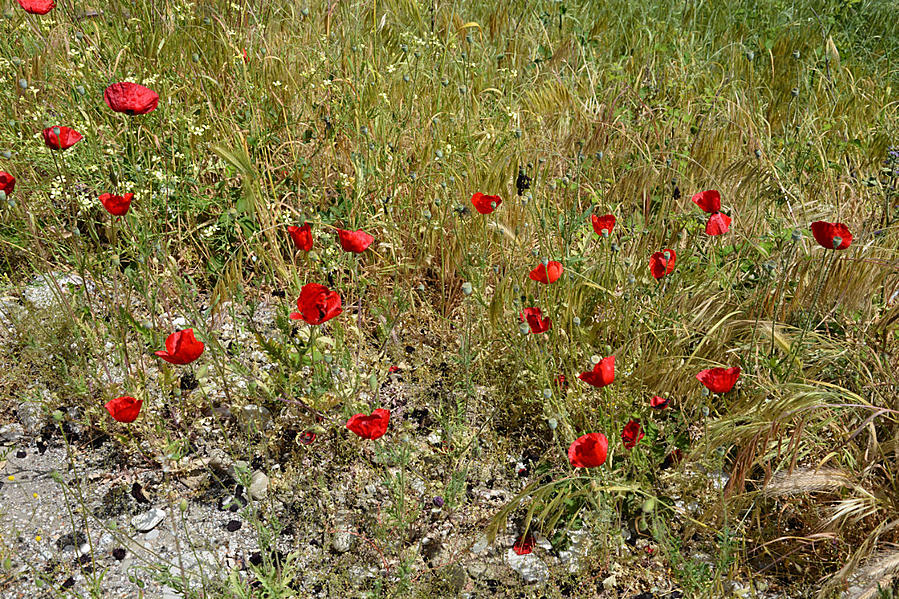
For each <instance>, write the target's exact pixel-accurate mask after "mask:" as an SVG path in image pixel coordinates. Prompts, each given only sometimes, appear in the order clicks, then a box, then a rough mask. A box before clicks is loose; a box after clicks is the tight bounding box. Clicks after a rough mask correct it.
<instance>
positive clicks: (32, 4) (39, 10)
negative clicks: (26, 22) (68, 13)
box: [19, 0, 56, 15]
mask: <svg viewBox="0 0 899 599" xmlns="http://www.w3.org/2000/svg"><path fill="white" fill-rule="evenodd" d="M19 6H21V7H22V8H24V9H25V12H30V13H31V14H33V15H45V14H47V13H48V12H50V11H51V10H53V7H55V6H56V2H54V1H53V0H19Z"/></svg>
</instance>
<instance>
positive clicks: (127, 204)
mask: <svg viewBox="0 0 899 599" xmlns="http://www.w3.org/2000/svg"><path fill="white" fill-rule="evenodd" d="M132 199H134V194H133V193H126V194H125V195H123V196H117V195H113V194H111V193H104V194H103V195H101V196H100V203H101V204H103V207H104V208H106V211H107V212H109V213H110V214H111V215H113V216H124V215H125V214H127V213H128V209H129V208H131V200H132Z"/></svg>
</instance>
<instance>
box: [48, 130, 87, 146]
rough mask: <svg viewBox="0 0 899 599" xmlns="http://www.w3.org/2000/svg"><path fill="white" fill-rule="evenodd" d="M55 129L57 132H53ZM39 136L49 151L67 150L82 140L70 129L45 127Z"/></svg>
mask: <svg viewBox="0 0 899 599" xmlns="http://www.w3.org/2000/svg"><path fill="white" fill-rule="evenodd" d="M54 129H56V130H57V131H58V132H55V131H53V130H54ZM41 134H42V135H43V136H44V144H46V146H47V147H48V148H50V149H51V150H67V149H69V148H71V147H72V146H74V145H75V144H77V143H78V142H79V141H81V140H82V139H84V136H83V135H81V134H80V133H78V132H77V131H75V130H74V129H72V128H70V127H47V128H46V129H44V130H43V131H42V132H41Z"/></svg>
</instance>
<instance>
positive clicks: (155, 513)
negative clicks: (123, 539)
mask: <svg viewBox="0 0 899 599" xmlns="http://www.w3.org/2000/svg"><path fill="white" fill-rule="evenodd" d="M165 515H166V514H165V510H161V509H159V508H155V507H154V508H153V509H151V510H150V511H148V512H144V513H143V514H138V515H137V516H135V517H134V518H132V519H131V526H133V527H134V529H135V530H136V531H137V532H150V531H151V530H153V529H154V528H156V527H157V526H159V523H160V522H162V521H163V520H165Z"/></svg>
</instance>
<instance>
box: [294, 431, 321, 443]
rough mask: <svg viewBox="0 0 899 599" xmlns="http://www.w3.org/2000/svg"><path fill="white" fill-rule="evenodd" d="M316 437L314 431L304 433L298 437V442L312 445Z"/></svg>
mask: <svg viewBox="0 0 899 599" xmlns="http://www.w3.org/2000/svg"><path fill="white" fill-rule="evenodd" d="M316 436H317V435H316V434H315V433H313V432H312V431H303V432H302V433H300V434H299V435H297V442H298V443H300V444H301V445H310V444H312V443H313V442H314V441H315V437H316Z"/></svg>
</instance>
